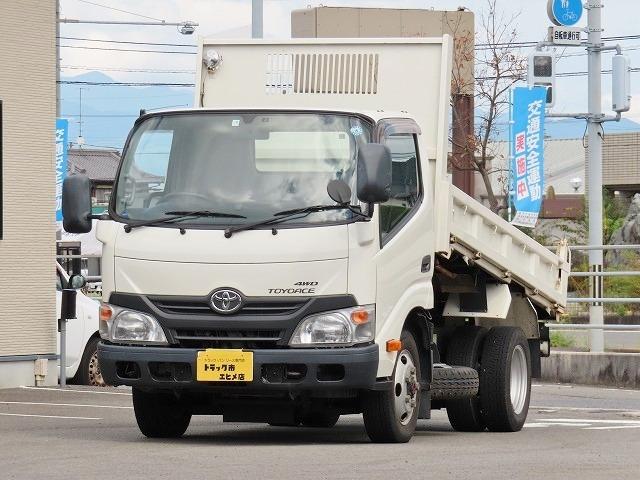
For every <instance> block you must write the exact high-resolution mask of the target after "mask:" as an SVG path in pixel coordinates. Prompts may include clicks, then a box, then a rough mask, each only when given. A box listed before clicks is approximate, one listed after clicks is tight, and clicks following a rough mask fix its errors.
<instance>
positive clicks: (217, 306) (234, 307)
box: [211, 288, 242, 313]
mask: <svg viewBox="0 0 640 480" xmlns="http://www.w3.org/2000/svg"><path fill="white" fill-rule="evenodd" d="M240 307H242V294H241V293H240V292H239V291H237V290H234V289H232V288H220V289H218V290H214V291H213V293H212V294H211V308H213V309H214V310H215V311H216V312H218V313H234V312H237V311H238V310H240Z"/></svg>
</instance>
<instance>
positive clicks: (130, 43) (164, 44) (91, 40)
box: [56, 37, 197, 48]
mask: <svg viewBox="0 0 640 480" xmlns="http://www.w3.org/2000/svg"><path fill="white" fill-rule="evenodd" d="M56 38H58V39H59V40H76V41H79V42H100V43H125V44H128V45H153V46H157V47H192V48H196V47H197V45H194V44H192V43H158V42H133V41H125V40H103V39H98V38H82V37H56Z"/></svg>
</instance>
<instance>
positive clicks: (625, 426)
mask: <svg viewBox="0 0 640 480" xmlns="http://www.w3.org/2000/svg"><path fill="white" fill-rule="evenodd" d="M621 428H640V422H639V423H638V424H637V425H612V426H608V427H588V428H585V430H619V429H621Z"/></svg>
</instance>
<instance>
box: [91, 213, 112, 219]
mask: <svg viewBox="0 0 640 480" xmlns="http://www.w3.org/2000/svg"><path fill="white" fill-rule="evenodd" d="M87 218H88V219H90V220H111V215H109V213H107V212H104V213H100V214H97V213H90V214H89V215H87Z"/></svg>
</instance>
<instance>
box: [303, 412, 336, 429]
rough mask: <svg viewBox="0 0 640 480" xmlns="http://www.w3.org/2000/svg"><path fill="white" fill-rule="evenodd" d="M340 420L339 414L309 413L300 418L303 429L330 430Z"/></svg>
mask: <svg viewBox="0 0 640 480" xmlns="http://www.w3.org/2000/svg"><path fill="white" fill-rule="evenodd" d="M339 419H340V414H338V413H335V412H331V411H328V412H309V413H308V414H306V415H305V416H304V417H302V426H303V427H313V428H331V427H333V426H334V425H335V424H336V423H338V420H339Z"/></svg>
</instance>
